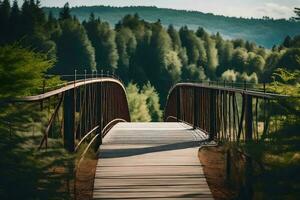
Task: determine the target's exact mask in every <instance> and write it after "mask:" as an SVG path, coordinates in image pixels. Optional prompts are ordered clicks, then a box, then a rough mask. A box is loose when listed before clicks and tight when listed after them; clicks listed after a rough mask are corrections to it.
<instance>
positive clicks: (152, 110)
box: [141, 82, 162, 122]
mask: <svg viewBox="0 0 300 200" xmlns="http://www.w3.org/2000/svg"><path fill="white" fill-rule="evenodd" d="M141 93H142V94H144V95H145V96H146V97H147V99H146V103H147V107H148V110H149V114H150V116H151V121H152V122H159V121H161V120H162V111H161V110H160V104H159V96H158V93H157V92H156V90H155V88H154V87H153V86H151V84H150V82H148V83H147V84H146V85H144V86H143V88H142V91H141Z"/></svg>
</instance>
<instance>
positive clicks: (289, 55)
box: [278, 48, 300, 71]
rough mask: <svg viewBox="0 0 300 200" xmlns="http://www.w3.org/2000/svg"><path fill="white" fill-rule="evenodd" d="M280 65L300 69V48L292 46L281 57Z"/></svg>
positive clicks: (289, 68)
mask: <svg viewBox="0 0 300 200" xmlns="http://www.w3.org/2000/svg"><path fill="white" fill-rule="evenodd" d="M278 64H279V66H281V67H284V68H285V69H287V70H290V71H294V70H299V69H300V49H299V48H290V49H288V50H287V51H286V52H285V53H284V54H283V55H282V57H281V59H280V61H279V63H278Z"/></svg>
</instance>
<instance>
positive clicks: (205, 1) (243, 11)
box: [19, 0, 300, 18]
mask: <svg viewBox="0 0 300 200" xmlns="http://www.w3.org/2000/svg"><path fill="white" fill-rule="evenodd" d="M19 1H20V2H23V0H19ZM66 1H67V0H41V2H42V5H43V6H63V5H64V3H65V2H66ZM69 4H70V5H71V6H80V5H87V6H89V5H111V6H131V5H135V6H138V5H139V6H157V7H162V8H174V9H183V10H197V11H202V12H206V13H214V14H221V15H226V16H238V17H240V16H242V17H263V16H270V17H274V18H289V17H291V16H294V14H293V8H294V7H300V0H69Z"/></svg>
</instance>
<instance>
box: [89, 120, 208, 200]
mask: <svg viewBox="0 0 300 200" xmlns="http://www.w3.org/2000/svg"><path fill="white" fill-rule="evenodd" d="M205 138H207V136H206V135H205V134H204V133H202V132H200V131H195V130H193V129H192V127H190V126H188V125H186V124H183V123H119V124H117V125H116V126H115V127H114V128H113V129H112V130H111V131H110V132H109V133H108V134H107V135H106V137H105V138H104V140H103V144H102V145H101V147H100V150H99V152H100V153H99V160H98V164H97V169H96V175H95V182H94V192H93V198H94V199H213V197H212V194H211V191H210V189H209V187H208V185H207V182H206V179H205V176H204V173H203V170H202V167H201V164H200V161H199V159H198V148H199V144H200V142H201V141H202V140H203V139H205Z"/></svg>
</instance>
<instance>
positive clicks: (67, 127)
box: [63, 89, 75, 152]
mask: <svg viewBox="0 0 300 200" xmlns="http://www.w3.org/2000/svg"><path fill="white" fill-rule="evenodd" d="M63 112H64V113H63V116H64V147H65V149H67V150H68V151H69V152H74V150H75V99H74V89H72V90H68V91H66V92H65V93H64V111H63Z"/></svg>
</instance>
